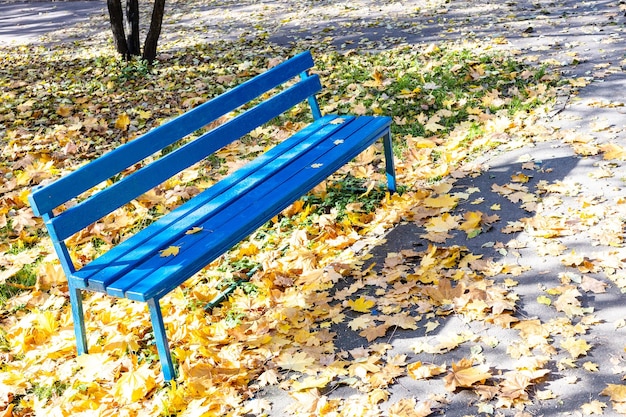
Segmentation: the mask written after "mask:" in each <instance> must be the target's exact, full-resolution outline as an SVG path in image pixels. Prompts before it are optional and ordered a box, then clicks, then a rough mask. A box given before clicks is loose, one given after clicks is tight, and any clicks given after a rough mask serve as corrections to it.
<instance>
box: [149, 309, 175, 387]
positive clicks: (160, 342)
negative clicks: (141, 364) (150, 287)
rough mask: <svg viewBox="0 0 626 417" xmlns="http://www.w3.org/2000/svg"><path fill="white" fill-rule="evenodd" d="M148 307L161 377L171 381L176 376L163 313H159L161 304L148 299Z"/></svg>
mask: <svg viewBox="0 0 626 417" xmlns="http://www.w3.org/2000/svg"><path fill="white" fill-rule="evenodd" d="M148 308H149V309H150V319H151V320H152V330H153V331H154V338H155V340H156V346H157V351H158V353H159V359H160V360H161V369H162V370H163V378H164V379H165V381H171V380H172V379H174V378H175V377H176V372H175V370H174V364H173V363H172V355H171V353H170V347H169V344H168V342H167V335H166V334H165V325H164V324H163V314H162V313H161V305H160V304H159V300H155V299H152V300H148Z"/></svg>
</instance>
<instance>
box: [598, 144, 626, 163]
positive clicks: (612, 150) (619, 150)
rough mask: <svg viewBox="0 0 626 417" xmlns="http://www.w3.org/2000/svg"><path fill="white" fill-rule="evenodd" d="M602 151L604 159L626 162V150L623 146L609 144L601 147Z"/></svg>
mask: <svg viewBox="0 0 626 417" xmlns="http://www.w3.org/2000/svg"><path fill="white" fill-rule="evenodd" d="M600 151H602V152H603V153H604V155H603V157H604V159H617V160H620V161H626V149H625V148H624V147H623V146H620V145H617V144H615V143H607V144H606V145H602V146H600Z"/></svg>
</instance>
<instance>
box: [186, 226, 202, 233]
mask: <svg viewBox="0 0 626 417" xmlns="http://www.w3.org/2000/svg"><path fill="white" fill-rule="evenodd" d="M202 230H203V228H202V227H199V226H196V227H192V228H191V229H189V230H187V231H186V232H185V234H186V235H195V234H196V233H200V232H201V231H202Z"/></svg>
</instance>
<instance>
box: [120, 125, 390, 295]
mask: <svg viewBox="0 0 626 417" xmlns="http://www.w3.org/2000/svg"><path fill="white" fill-rule="evenodd" d="M378 121H379V122H380V120H378ZM375 137H376V136H373V137H365V136H361V137H359V136H357V135H355V136H353V137H352V138H353V139H355V141H354V143H353V145H354V146H351V147H350V150H349V151H347V152H346V149H342V150H341V151H335V152H332V150H333V148H336V145H335V144H334V143H333V142H334V140H335V139H334V138H333V139H332V140H328V141H325V142H324V144H323V145H324V146H323V147H322V148H323V149H324V150H325V151H329V152H325V154H324V155H322V156H320V157H318V158H309V159H308V160H307V159H305V160H300V161H299V162H300V163H298V164H294V165H292V166H291V169H290V170H289V171H291V172H288V171H287V170H285V171H281V175H277V176H276V177H275V178H273V180H270V181H266V182H264V183H263V184H261V186H260V187H258V188H256V189H255V190H254V191H253V192H251V193H249V194H248V195H247V198H248V203H249V204H248V205H247V206H245V205H244V204H243V203H240V204H238V206H239V210H238V214H237V215H236V216H234V217H232V218H231V219H230V220H227V223H226V224H225V223H223V222H221V221H212V222H207V223H205V224H204V227H205V228H207V229H210V230H213V232H212V233H211V234H207V235H204V236H203V239H202V241H200V242H197V243H196V244H192V242H189V243H190V244H189V245H187V246H186V247H181V254H182V252H183V251H184V256H186V257H187V259H185V260H184V261H181V260H176V259H168V258H161V259H168V262H167V263H166V264H165V265H162V266H161V267H159V268H158V269H156V270H155V271H154V273H152V274H151V275H148V276H146V277H145V278H144V279H143V280H141V281H140V282H138V283H137V284H136V285H134V286H133V287H132V288H129V289H128V290H127V291H126V293H125V296H126V297H127V298H129V299H134V300H144V299H146V298H150V297H161V296H163V295H165V294H167V293H169V292H170V291H172V290H173V289H174V288H176V287H177V286H179V285H180V284H181V283H182V282H183V281H184V280H185V277H190V276H191V275H192V274H194V273H196V272H197V271H199V270H200V269H202V268H203V267H204V266H205V265H206V260H207V259H211V260H213V259H216V258H217V257H219V256H220V255H221V254H222V253H224V252H226V251H227V250H228V249H229V248H230V247H232V246H233V245H234V244H236V243H237V242H239V241H241V240H242V239H244V238H245V237H246V236H248V235H249V234H250V233H251V232H252V231H254V230H256V229H257V228H259V227H260V226H262V225H263V224H264V223H265V222H266V221H268V220H269V219H271V218H272V217H273V216H275V215H276V214H278V213H280V212H281V211H282V210H284V209H285V208H286V207H288V206H289V204H291V203H292V202H293V201H295V200H296V199H297V198H299V197H300V196H301V195H302V194H304V193H305V192H307V191H309V190H311V189H312V188H313V187H315V186H316V185H317V184H319V183H320V182H321V181H323V180H324V179H325V178H327V177H328V176H329V175H330V174H331V173H333V172H335V171H336V170H337V169H339V168H340V167H341V166H343V165H345V163H347V162H348V161H349V160H351V159H353V158H354V157H355V156H357V155H358V154H359V153H360V152H361V151H362V150H364V149H365V148H367V147H368V146H369V145H371V144H372V142H373V141H374V140H375V139H374V138H375ZM349 141H350V138H348V139H346V142H349ZM306 156H307V157H311V156H313V153H309V154H307V155H306ZM316 163H322V164H324V165H323V166H325V167H326V168H325V169H324V168H313V167H312V165H313V164H316ZM260 200H263V203H264V205H263V206H262V207H259V205H258V204H257V202H258V201H260ZM251 212H254V213H255V215H254V217H251V216H250V213H251ZM185 237H187V236H185ZM216 241H217V242H219V244H216V243H215V242H216ZM183 245H186V244H183ZM206 247H211V249H212V250H211V251H210V252H209V251H207V249H206ZM179 256H180V254H179ZM161 259H160V260H161ZM148 265H149V263H148V262H147V263H146V266H148ZM172 277H178V282H175V281H174V282H173V281H172Z"/></svg>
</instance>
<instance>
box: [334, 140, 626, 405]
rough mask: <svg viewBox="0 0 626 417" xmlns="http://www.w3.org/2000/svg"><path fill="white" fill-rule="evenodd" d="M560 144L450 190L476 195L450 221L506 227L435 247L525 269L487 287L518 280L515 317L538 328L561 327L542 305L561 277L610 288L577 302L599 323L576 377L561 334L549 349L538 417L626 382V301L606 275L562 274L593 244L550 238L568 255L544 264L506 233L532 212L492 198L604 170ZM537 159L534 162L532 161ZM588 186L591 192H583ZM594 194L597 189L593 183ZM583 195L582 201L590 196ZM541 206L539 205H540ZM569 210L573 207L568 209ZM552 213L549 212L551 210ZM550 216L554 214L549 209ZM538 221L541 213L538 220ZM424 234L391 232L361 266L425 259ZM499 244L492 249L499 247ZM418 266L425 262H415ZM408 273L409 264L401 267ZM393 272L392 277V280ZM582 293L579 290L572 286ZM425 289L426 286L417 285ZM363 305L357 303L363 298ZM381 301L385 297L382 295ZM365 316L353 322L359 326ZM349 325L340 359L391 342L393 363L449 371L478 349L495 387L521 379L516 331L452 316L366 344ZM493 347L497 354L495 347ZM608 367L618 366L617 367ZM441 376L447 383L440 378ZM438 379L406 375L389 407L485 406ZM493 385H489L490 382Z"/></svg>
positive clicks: (526, 241)
mask: <svg viewBox="0 0 626 417" xmlns="http://www.w3.org/2000/svg"><path fill="white" fill-rule="evenodd" d="M553 145H554V144H550V143H542V144H538V146H537V148H541V149H537V148H531V149H518V150H513V151H509V152H506V153H503V154H502V155H500V156H496V157H495V158H494V159H493V160H491V161H486V162H487V163H488V164H489V167H488V169H486V170H485V171H483V172H482V173H481V174H480V175H478V176H475V177H473V176H466V177H464V178H461V179H458V180H457V181H456V182H455V183H454V187H453V188H452V189H451V190H450V191H449V193H450V194H454V193H459V192H460V193H464V192H467V190H468V189H476V188H477V189H479V190H480V191H479V192H476V193H474V194H473V195H472V196H471V197H470V199H468V200H466V201H463V202H461V203H459V204H458V206H457V207H456V208H455V209H454V210H453V211H452V212H451V214H455V215H462V214H463V213H466V212H469V211H481V212H483V213H484V214H488V215H491V214H496V213H497V214H498V215H500V218H501V219H500V221H498V222H496V223H495V224H494V225H493V227H492V228H491V229H490V230H488V231H486V232H484V233H481V234H480V235H478V236H477V237H475V238H472V239H468V238H467V235H466V233H465V232H463V231H460V230H456V231H454V232H452V233H453V235H454V236H453V237H452V238H450V239H448V240H447V241H446V242H444V243H432V244H434V245H436V246H438V247H441V248H444V247H451V246H454V245H459V246H463V247H466V248H467V250H468V251H469V252H470V253H472V254H474V255H482V256H483V259H492V260H493V261H494V262H502V263H506V264H510V265H519V266H523V267H526V268H527V270H526V271H524V272H522V273H520V274H515V275H511V274H498V275H496V276H493V277H489V278H487V279H490V280H493V281H494V285H500V286H501V285H503V283H504V281H505V280H506V279H513V280H515V281H517V282H518V285H516V286H514V287H510V288H509V287H507V288H508V290H510V291H511V292H515V293H516V294H517V295H518V296H519V300H518V301H517V302H516V311H515V313H514V314H513V315H514V316H515V317H516V318H517V319H519V320H526V319H534V318H537V319H539V320H541V322H542V323H548V322H550V321H556V320H558V319H563V318H565V317H566V316H565V315H564V313H562V312H557V311H556V309H555V307H554V306H547V305H545V304H541V303H539V302H538V301H537V297H539V296H545V295H546V294H547V293H546V292H545V290H546V289H549V288H555V287H558V286H560V285H561V284H562V274H565V273H568V274H576V275H579V276H580V275H589V276H592V277H594V278H595V279H598V280H600V281H602V282H603V283H604V284H605V285H606V286H607V291H606V292H605V293H597V294H595V293H592V292H585V291H583V290H582V289H580V287H579V290H580V293H581V297H580V298H579V299H580V301H581V303H582V307H583V308H593V309H594V310H595V315H596V316H597V318H598V322H597V323H595V324H594V325H593V326H591V327H590V329H589V331H588V332H586V333H583V334H581V335H579V337H581V338H583V339H585V340H587V341H588V342H589V343H590V344H591V345H592V349H591V350H590V351H589V352H588V354H587V355H586V356H582V357H581V358H575V359H574V362H575V363H577V366H576V367H575V368H574V367H572V368H570V367H567V369H564V368H563V365H562V363H565V362H562V361H567V360H569V359H571V358H570V355H569V353H568V352H567V351H566V350H565V349H563V348H562V347H561V346H560V344H559V343H560V341H562V340H563V337H564V336H563V335H557V336H556V337H555V338H554V339H555V340H552V341H551V345H552V346H554V348H556V350H557V353H556V354H554V355H552V356H551V357H550V358H549V360H548V362H547V364H546V365H545V367H546V368H547V369H549V370H550V374H549V375H548V376H547V377H546V378H545V379H544V380H541V381H538V383H537V385H535V386H532V387H531V388H530V391H531V392H529V395H530V398H531V401H533V405H530V406H528V407H527V408H526V410H527V411H536V412H537V413H540V414H541V413H549V412H565V413H567V412H574V411H576V410H580V407H581V406H582V405H583V404H584V403H588V402H590V401H591V400H599V401H604V402H608V398H607V397H601V396H599V393H600V392H601V391H602V389H603V388H604V387H605V386H606V385H607V384H609V383H615V384H619V383H620V380H621V377H620V375H619V374H618V375H616V374H615V373H614V368H617V367H619V365H620V364H621V362H622V359H621V352H622V350H623V346H622V344H620V343H619V340H615V339H616V338H615V328H614V323H613V321H615V320H616V318H617V317H620V310H621V309H622V305H623V300H622V294H621V291H620V289H619V288H618V287H617V286H616V285H614V283H612V282H611V281H610V280H609V279H608V278H607V277H606V276H605V275H603V274H601V273H595V274H582V273H581V272H579V271H578V270H577V269H576V268H572V267H568V266H565V265H563V263H562V262H561V259H560V258H561V255H562V254H564V253H567V252H569V251H572V250H575V251H576V252H577V253H589V251H590V250H591V249H592V246H591V244H592V243H591V242H590V241H588V240H585V239H583V238H580V236H569V235H567V234H565V235H563V236H557V237H554V238H550V239H549V241H551V242H559V243H562V244H564V245H565V246H567V250H566V251H563V252H561V253H560V254H559V255H546V254H545V253H543V249H542V248H541V247H538V246H537V242H536V239H535V238H534V237H532V236H529V233H528V232H526V231H521V232H517V233H502V229H503V228H504V227H505V226H506V225H507V224H511V223H515V222H520V221H524V219H532V218H533V217H534V216H535V214H536V213H534V212H532V211H527V210H524V209H523V208H521V207H520V203H512V202H511V201H510V200H509V199H507V198H506V197H505V196H503V195H501V194H498V193H496V192H494V191H493V190H492V185H494V184H495V185H499V186H503V185H506V184H509V183H511V178H512V176H514V175H517V174H519V173H520V172H524V173H525V174H526V175H528V176H529V177H530V179H529V181H528V183H526V184H523V185H525V186H527V187H528V189H529V191H530V192H533V193H536V192H537V189H536V187H537V185H538V184H542V187H543V186H545V185H546V184H548V185H560V184H564V183H570V180H569V178H570V177H574V178H578V176H579V175H580V174H583V175H587V173H588V170H589V168H590V167H591V168H595V166H597V164H598V162H599V158H580V157H578V156H576V155H574V154H572V152H571V150H570V149H569V147H564V148H558V149H550V148H551V146H553ZM551 150H554V152H552V154H554V157H551V158H546V159H543V160H540V159H538V158H535V159H534V164H535V167H536V168H535V170H532V171H528V170H524V169H523V168H522V165H523V164H524V162H520V160H526V159H527V158H526V157H527V156H528V155H529V154H532V155H538V154H541V155H546V154H548V155H549V154H550V151H551ZM531 159H532V158H531ZM620 181H621V180H620V179H615V183H619V182H620ZM586 185H590V184H586ZM591 186H592V187H593V184H591ZM554 195H555V194H552V193H544V194H542V195H541V197H542V198H543V199H544V201H546V202H549V201H550V199H549V197H551V196H553V197H554ZM584 195H585V193H584V191H583V194H581V196H583V197H584ZM559 197H562V198H563V199H571V200H572V201H573V202H574V203H575V200H576V197H575V196H572V197H569V196H562V195H559ZM540 203H541V201H540ZM569 203H571V202H568V203H567V204H569ZM495 205H499V208H500V209H499V210H497V211H494V210H493V207H496V206H495ZM545 209H546V208H544V210H545ZM547 209H548V210H550V208H547ZM539 214H541V213H539ZM424 233H425V230H424V226H423V224H420V223H418V222H414V221H405V222H403V223H401V224H399V225H398V226H397V227H395V228H394V229H393V230H391V231H389V232H388V234H387V236H386V243H384V244H383V245H381V246H377V247H375V248H373V249H372V251H371V252H370V254H371V255H372V258H371V259H369V260H368V261H367V262H366V265H365V266H364V267H367V266H368V265H371V264H372V263H375V264H376V266H375V268H374V269H375V271H377V273H378V274H382V273H383V271H382V265H384V263H385V260H386V259H387V257H388V256H389V254H394V253H399V252H401V251H417V252H420V251H424V250H425V249H426V248H427V246H428V245H429V242H428V241H427V240H425V239H424V238H423V237H422V236H421V235H423V234H424ZM493 243H496V245H495V247H494V244H493ZM497 248H505V249H506V252H507V253H506V255H503V252H499V251H498V249H497ZM416 264H417V266H419V259H417V260H416ZM405 266H406V264H405ZM415 266H416V265H415V264H413V265H411V264H409V267H410V268H409V270H408V271H406V273H411V272H413V271H414V270H415V268H414V267H415ZM387 272H388V271H387ZM351 283H352V282H350V281H348V282H345V283H343V284H342V285H340V287H343V286H348V285H350V284H351ZM573 284H574V285H576V283H573ZM417 285H420V284H417ZM357 296H358V295H357ZM382 297H384V295H382ZM414 310H415V306H412V307H411V311H412V314H415V315H417V313H415V311H414ZM358 314H359V313H354V316H355V317H357V316H358ZM351 318H353V317H350V318H348V319H347V320H345V321H344V322H343V323H342V324H340V325H337V326H335V327H334V328H333V330H334V331H335V332H336V333H337V337H336V346H337V349H338V351H346V352H347V351H350V350H352V349H358V348H361V347H367V346H371V345H372V344H376V343H389V344H391V345H392V346H393V348H392V350H390V351H389V352H388V355H389V356H391V355H396V354H404V355H407V363H414V362H417V361H421V362H423V363H435V364H437V365H443V364H446V365H447V366H448V369H449V366H450V364H451V363H453V362H457V361H459V360H460V359H462V358H469V357H471V356H472V355H475V354H476V352H477V350H476V349H478V352H480V353H479V355H481V356H484V357H485V358H486V361H485V363H486V364H488V365H489V367H490V368H491V370H492V372H493V373H494V375H495V376H494V379H493V381H495V382H498V381H500V380H502V379H503V378H502V375H501V373H505V372H507V371H512V370H515V366H516V363H517V360H516V359H514V358H512V354H511V353H510V351H509V349H510V347H511V346H514V345H515V344H517V343H518V342H520V343H521V342H522V340H521V338H520V335H519V331H518V330H515V329H511V328H505V327H499V326H498V325H496V324H487V323H486V322H483V321H468V320H466V319H465V318H463V317H462V316H460V315H457V314H451V315H449V316H434V315H431V317H430V318H428V317H426V318H423V319H422V320H421V321H420V322H419V324H418V328H417V329H416V330H403V329H401V328H390V329H389V330H388V332H387V334H386V335H385V336H383V337H380V338H378V339H375V340H374V341H371V342H368V341H367V340H366V339H365V338H364V337H361V336H359V335H358V331H353V330H352V329H350V328H349V327H348V325H347V324H346V323H347V322H348V321H349V320H350V319H351ZM570 319H571V320H572V323H574V324H576V323H578V322H580V320H581V317H570ZM433 320H436V321H438V322H439V326H438V327H436V328H435V329H434V330H431V331H428V332H427V331H426V328H425V326H426V324H427V323H428V322H429V321H433ZM462 332H471V333H473V334H475V335H476V336H477V337H476V338H475V339H473V340H471V341H467V342H464V343H461V344H460V345H459V346H458V347H456V348H454V349H451V350H450V351H447V352H445V353H441V354H440V353H437V354H433V353H425V352H421V353H415V352H416V349H415V347H416V346H419V345H420V344H422V343H431V344H432V343H433V342H436V340H437V339H438V338H440V337H446V336H450V335H453V334H455V333H462ZM494 341H495V342H497V343H495V345H491V344H490V343H494ZM532 354H533V355H545V353H544V352H541V351H540V350H539V349H535V350H533V351H532ZM588 361H589V362H593V363H597V364H599V365H600V371H599V372H589V371H585V370H584V369H582V366H581V365H582V363H584V362H588ZM611 364H613V365H615V366H611ZM442 376H443V375H442ZM442 376H439V377H434V378H432V379H427V380H415V379H413V378H411V377H409V376H403V377H401V378H399V379H398V380H397V381H396V384H395V385H393V387H392V388H391V390H390V391H391V398H390V399H389V401H388V403H389V404H393V403H394V402H396V401H398V400H400V399H402V398H407V397H413V398H417V399H420V400H425V399H428V398H431V397H432V396H433V395H443V396H446V398H447V399H448V400H449V401H450V403H449V404H446V405H444V406H442V408H443V410H444V412H445V415H446V416H453V417H455V416H459V417H460V416H463V415H466V413H467V412H468V408H467V407H468V404H473V405H474V406H475V405H476V404H477V403H479V402H480V399H479V397H478V396H477V395H476V394H474V393H473V392H471V391H469V390H463V389H461V390H457V391H456V392H455V393H454V394H453V395H450V393H448V392H447V391H446V390H445V389H444V386H443V381H442V379H441V377H442ZM572 376H575V377H576V384H575V385H572V383H571V380H569V379H568V377H572ZM492 383H493V382H492ZM546 390H552V391H553V392H554V393H555V397H554V398H553V399H548V400H541V401H539V400H537V399H536V398H535V394H536V392H537V391H546ZM356 393H357V392H356V390H354V389H352V388H350V387H339V388H333V389H332V390H331V391H330V392H329V393H328V395H329V396H331V397H339V398H349V397H350V396H351V395H354V394H356Z"/></svg>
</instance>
